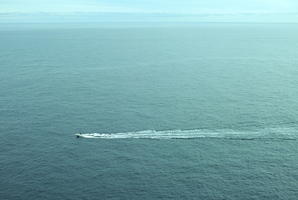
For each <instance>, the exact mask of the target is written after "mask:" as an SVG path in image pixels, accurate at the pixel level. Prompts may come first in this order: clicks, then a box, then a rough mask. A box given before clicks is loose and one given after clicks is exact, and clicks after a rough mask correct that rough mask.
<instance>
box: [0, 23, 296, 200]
mask: <svg viewBox="0 0 298 200" xmlns="http://www.w3.org/2000/svg"><path fill="white" fill-rule="evenodd" d="M297 35H298V25H297V24H249V23H247V24H229V23H226V24H224V23H223V24H216V23H206V24H191V25H187V26H181V25H167V26H162V25H158V26H154V25H150V26H100V25H94V26H92V25H88V26H73V25H65V26H64V25H59V26H54V25H48V26H46V25H43V26H41V25H38V24H37V25H34V24H31V25H22V26H17V25H16V26H8V25H3V24H2V25H0V199H1V200H24V199H30V200H35V199H36V200H37V199H38V200H40V199H43V200H52V199H53V200H60V199H61V200H62V199H63V200H66V199H71V200H76V199H77V200H83V199H85V200H93V199H127V200H133V199H204V200H209V199H210V200H223V199H229V200H239V199H241V200H246V199H247V200H253V199H256V200H260V199H262V200H267V199H268V200H272V199H274V200H279V199H285V200H296V199H297V198H298V58H297V53H298V37H297ZM77 133H81V135H80V137H79V138H76V135H75V134H77Z"/></svg>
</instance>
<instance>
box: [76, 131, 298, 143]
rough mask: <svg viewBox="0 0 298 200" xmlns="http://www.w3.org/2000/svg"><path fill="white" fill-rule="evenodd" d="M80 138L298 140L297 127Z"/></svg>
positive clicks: (139, 133) (110, 134) (136, 133)
mask: <svg viewBox="0 0 298 200" xmlns="http://www.w3.org/2000/svg"><path fill="white" fill-rule="evenodd" d="M75 135H76V136H77V137H79V138H89V139H197V138H222V139H235V140H237V139H238V140H256V139H259V140H261V139H263V140H266V139H268V140H296V139H298V129H297V128H266V129H260V130H254V131H235V130H229V129H221V130H204V129H194V130H165V131H156V130H144V131H133V132H123V133H78V134H75Z"/></svg>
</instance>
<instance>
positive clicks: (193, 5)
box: [0, 0, 298, 22]
mask: <svg viewBox="0 0 298 200" xmlns="http://www.w3.org/2000/svg"><path fill="white" fill-rule="evenodd" d="M297 13H298V0H245V1H244V0H243V1H240V0H0V22H14V21H20V22H22V21H24V22H26V20H29V21H30V20H31V21H43V20H47V21H49V20H50V21H51V20H52V21H53V22H55V21H57V20H58V21H59V19H60V20H65V21H67V20H73V21H75V20H78V21H80V20H82V21H86V20H87V21H88V20H90V21H109V20H111V21H117V20H119V21H121V20H130V21H133V20H136V21H138V20H151V21H159V20H160V21H163V20H165V19H166V20H173V21H175V20H178V21H179V20H182V21H183V20H191V21H196V20H197V21H251V22H254V21H256V22H262V21H268V22H298V14H297ZM150 16H151V17H150Z"/></svg>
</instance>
